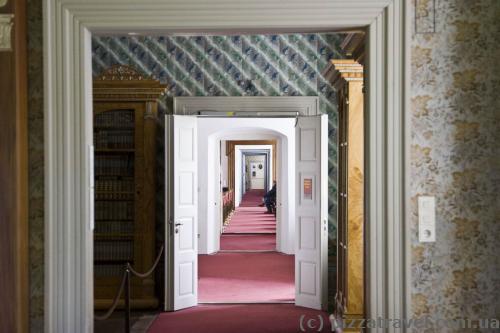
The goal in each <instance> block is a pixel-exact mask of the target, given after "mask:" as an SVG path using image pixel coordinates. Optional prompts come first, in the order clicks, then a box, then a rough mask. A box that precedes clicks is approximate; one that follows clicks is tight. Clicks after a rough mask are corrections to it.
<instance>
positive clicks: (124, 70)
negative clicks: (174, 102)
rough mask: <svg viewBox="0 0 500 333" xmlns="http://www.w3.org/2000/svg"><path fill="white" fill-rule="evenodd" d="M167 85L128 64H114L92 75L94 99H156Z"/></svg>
mask: <svg viewBox="0 0 500 333" xmlns="http://www.w3.org/2000/svg"><path fill="white" fill-rule="evenodd" d="M167 89H168V86H167V85H166V84H162V83H160V81H158V80H155V79H154V78H153V77H148V76H145V75H144V74H142V73H141V72H139V71H138V70H137V69H135V68H134V67H131V66H128V65H115V66H112V67H110V68H108V69H106V70H104V71H103V72H102V73H101V74H99V75H98V76H96V77H94V100H96V101H99V100H106V101H110V100H112V101H145V100H150V101H156V100H157V99H158V98H159V97H160V96H162V95H164V94H165V92H166V91H167Z"/></svg>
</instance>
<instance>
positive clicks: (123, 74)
mask: <svg viewBox="0 0 500 333" xmlns="http://www.w3.org/2000/svg"><path fill="white" fill-rule="evenodd" d="M145 79H146V80H147V79H152V78H151V77H147V76H145V75H143V74H142V73H140V72H139V71H138V70H137V69H135V68H134V67H132V66H128V65H114V66H111V67H109V68H107V69H105V70H104V71H103V72H102V73H101V74H100V75H98V76H97V77H96V78H94V80H102V81H107V80H119V81H124V80H129V81H141V80H145Z"/></svg>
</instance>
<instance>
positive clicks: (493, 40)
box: [27, 0, 500, 333]
mask: <svg viewBox="0 0 500 333" xmlns="http://www.w3.org/2000/svg"><path fill="white" fill-rule="evenodd" d="M433 2H434V1H433V0H418V1H417V0H408V3H409V4H411V8H412V11H413V10H414V8H413V6H414V5H415V4H417V5H418V9H417V12H416V13H415V12H414V13H412V14H416V16H425V15H428V14H429V13H428V12H429V9H428V8H429V6H430V5H431V4H432V3H433ZM435 3H436V9H435V11H433V12H434V13H435V18H436V21H435V22H436V24H435V27H434V28H435V32H434V33H415V30H416V29H415V26H412V40H411V62H412V68H411V70H412V73H411V96H410V97H411V109H410V111H409V114H408V116H409V117H410V122H411V125H410V126H411V138H410V146H411V151H410V159H411V160H410V170H409V174H408V177H409V179H410V191H411V193H410V195H411V205H410V206H409V207H408V209H409V210H410V213H411V221H410V223H411V226H412V230H411V233H412V235H411V236H412V254H411V259H412V262H411V268H412V270H411V282H412V284H411V295H412V302H411V304H410V306H411V310H412V313H413V315H414V316H415V317H417V318H423V317H426V316H430V317H431V318H433V319H437V318H458V317H469V318H493V317H496V318H499V317H500V293H499V289H500V269H499V268H500V255H499V250H498V240H499V239H500V221H499V218H500V211H499V209H500V198H499V193H500V166H499V165H500V161H499V156H500V144H498V143H499V142H500V129H499V125H498V124H500V112H499V110H500V105H499V100H500V99H498V98H497V95H498V91H500V79H499V77H500V66H498V64H497V63H496V62H497V61H498V59H500V54H499V45H500V31H499V29H500V28H499V23H498V21H499V20H498V17H500V1H498V0H476V1H471V0H436V1H435ZM27 8H28V32H29V34H28V44H29V45H28V47H29V59H28V61H29V97H28V98H29V177H30V179H29V195H30V206H29V207H30V212H29V226H30V244H29V247H30V319H31V320H30V329H31V331H32V332H42V331H43V286H44V276H43V269H44V268H43V249H44V244H43V238H44V237H43V230H44V220H43V200H44V197H43V191H44V184H43V173H44V166H43V165H44V162H43V159H44V152H43V49H42V1H41V0H28V5H27ZM413 16H414V15H412V17H413ZM424 30H425V31H430V30H428V29H424ZM424 194H429V195H435V196H436V198H437V212H436V217H437V236H438V240H439V241H438V242H436V243H432V244H421V243H418V239H417V196H418V195H424ZM476 331H477V332H481V331H480V330H471V329H468V330H451V329H448V330H446V329H438V328H434V329H430V330H428V331H426V332H431V333H432V332H436V333H437V332H439V333H441V332H444V333H448V332H453V333H455V332H467V333H469V332H476ZM415 332H419V333H420V331H418V330H415ZM482 332H491V330H490V331H488V330H483V331H482Z"/></svg>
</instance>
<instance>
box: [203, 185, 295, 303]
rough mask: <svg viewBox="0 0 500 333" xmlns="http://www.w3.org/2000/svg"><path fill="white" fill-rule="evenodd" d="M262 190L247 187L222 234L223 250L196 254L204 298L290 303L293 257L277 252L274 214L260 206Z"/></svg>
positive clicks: (218, 300) (238, 301) (209, 300)
mask: <svg viewBox="0 0 500 333" xmlns="http://www.w3.org/2000/svg"><path fill="white" fill-rule="evenodd" d="M263 195H264V191H263V190H249V191H247V192H246V193H245V194H244V196H243V198H242V201H241V204H240V206H239V207H237V208H236V209H235V211H234V214H233V215H232V217H231V219H230V221H229V224H228V225H227V226H226V227H225V229H224V232H223V234H222V235H221V251H220V252H219V253H217V254H214V255H199V256H198V258H199V262H198V263H199V267H198V297H199V302H202V303H253V302H257V303H276V302H278V303H282V302H285V303H289V302H293V301H294V299H295V281H294V269H295V268H294V266H295V263H294V257H293V256H290V255H285V254H282V253H279V252H276V251H275V250H276V218H275V217H274V214H269V213H267V209H266V207H260V206H259V205H260V204H261V203H262V197H263Z"/></svg>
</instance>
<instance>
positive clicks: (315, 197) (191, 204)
mask: <svg viewBox="0 0 500 333" xmlns="http://www.w3.org/2000/svg"><path fill="white" fill-rule="evenodd" d="M165 125H166V126H165V133H166V138H165V141H166V142H165V143H166V144H165V156H166V161H165V169H166V179H165V180H166V181H165V183H166V186H165V198H166V218H167V225H166V244H165V248H166V257H165V259H166V260H165V304H166V306H165V310H167V311H175V310H180V309H184V308H187V307H191V306H195V305H197V304H198V175H197V169H198V166H197V118H196V117H194V116H178V115H169V116H167V117H166V123H165ZM327 132H328V120H327V116H326V115H322V116H315V117H299V119H298V121H297V125H296V155H295V156H296V158H295V163H296V165H295V170H296V171H295V172H296V174H295V183H296V220H295V225H296V233H295V239H296V242H295V243H296V245H295V304H297V305H300V306H305V307H310V308H315V309H321V308H325V307H326V288H327V284H326V283H327V252H328V251H327V239H328V235H327V233H328V227H327V206H328V185H327V184H328V175H327V168H328V166H327V163H328V162H327V161H328V140H327V138H328V136H327Z"/></svg>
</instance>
